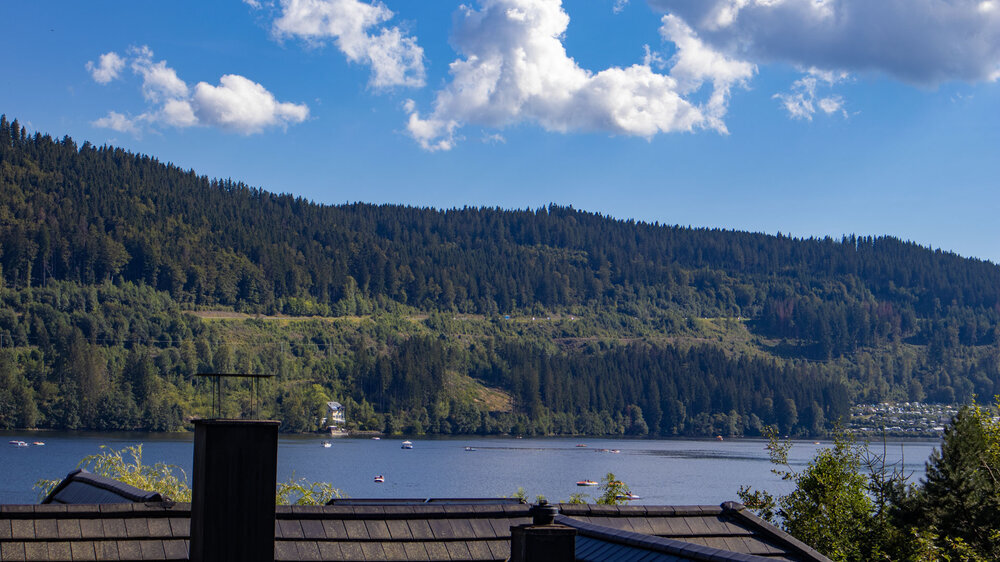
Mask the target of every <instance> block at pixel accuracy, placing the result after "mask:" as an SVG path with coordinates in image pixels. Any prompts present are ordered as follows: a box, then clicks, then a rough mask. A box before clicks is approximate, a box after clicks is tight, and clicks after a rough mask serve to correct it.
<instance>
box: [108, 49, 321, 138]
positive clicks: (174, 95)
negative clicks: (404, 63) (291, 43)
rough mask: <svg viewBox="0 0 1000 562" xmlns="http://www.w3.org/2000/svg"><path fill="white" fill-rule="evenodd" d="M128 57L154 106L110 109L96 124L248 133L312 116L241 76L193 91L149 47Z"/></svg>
mask: <svg viewBox="0 0 1000 562" xmlns="http://www.w3.org/2000/svg"><path fill="white" fill-rule="evenodd" d="M129 55H130V57H131V61H130V67H131V69H132V71H133V72H134V73H135V75H136V76H139V77H140V78H141V79H142V86H141V88H142V93H143V97H144V98H145V99H146V101H147V102H148V103H149V105H150V107H149V109H148V110H147V111H146V112H144V113H142V114H140V115H138V116H136V117H127V116H126V115H123V114H121V113H117V112H115V111H111V112H109V113H108V115H107V116H105V117H102V118H100V119H97V120H96V121H94V122H93V125H94V126H97V127H104V128H109V129H113V130H115V131H119V132H129V133H133V134H139V133H140V132H141V130H142V128H143V126H146V125H156V124H162V125H169V126H172V127H177V128H187V127H196V126H205V127H218V128H220V129H223V130H226V131H232V132H237V133H242V134H247V135H249V134H252V133H258V132H260V131H262V130H264V129H265V128H267V127H273V126H286V125H288V124H294V123H301V122H302V121H305V120H306V119H307V118H308V117H309V108H308V107H307V106H306V105H304V104H294V103H288V102H279V101H277V100H276V99H275V97H274V95H273V94H272V93H271V92H269V91H268V90H267V89H266V88H264V86H262V85H260V84H258V83H256V82H254V81H252V80H250V79H248V78H245V77H243V76H239V75H235V74H227V75H224V76H222V78H220V79H219V85H218V86H213V85H211V84H208V83H206V82H199V83H198V84H196V85H195V86H194V88H193V89H192V88H189V87H188V85H187V83H186V82H184V81H183V80H181V78H180V77H179V76H178V75H177V72H176V71H175V70H174V69H173V68H171V67H169V66H167V62H166V61H164V60H161V61H156V62H154V60H153V51H152V50H151V49H150V48H149V47H146V46H142V47H138V48H132V49H130V50H129ZM122 65H123V66H124V61H122Z"/></svg>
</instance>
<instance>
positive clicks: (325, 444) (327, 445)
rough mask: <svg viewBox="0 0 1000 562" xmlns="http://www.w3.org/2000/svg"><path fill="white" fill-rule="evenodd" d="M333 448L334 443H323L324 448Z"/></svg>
mask: <svg viewBox="0 0 1000 562" xmlns="http://www.w3.org/2000/svg"><path fill="white" fill-rule="evenodd" d="M332 446H333V443H330V442H329V441H323V448H325V449H329V448H330V447H332Z"/></svg>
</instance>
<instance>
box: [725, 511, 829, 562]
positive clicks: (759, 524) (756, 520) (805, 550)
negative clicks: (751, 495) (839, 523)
mask: <svg viewBox="0 0 1000 562" xmlns="http://www.w3.org/2000/svg"><path fill="white" fill-rule="evenodd" d="M721 507H722V510H723V512H724V513H725V514H726V515H727V516H729V517H731V518H733V519H735V520H737V521H739V522H741V523H743V524H745V525H749V526H750V527H752V528H753V529H754V530H755V531H757V532H759V533H761V534H762V535H764V536H766V537H767V538H769V539H771V540H773V541H776V542H778V543H779V544H781V545H783V546H786V547H789V548H792V549H794V550H796V551H798V552H799V553H801V554H802V555H803V556H807V557H808V558H807V560H812V561H815V562H831V560H830V559H829V558H827V557H826V556H824V555H823V554H821V553H820V552H819V551H817V550H816V549H814V548H813V547H811V546H809V545H807V544H806V543H804V542H802V541H800V540H799V539H797V538H795V537H793V536H792V535H790V534H788V533H786V532H785V531H782V530H781V529H779V528H778V527H776V526H774V525H772V524H771V523H768V522H767V521H765V520H763V519H761V518H760V517H758V516H757V515H756V514H755V513H753V512H752V511H750V510H749V509H747V508H746V506H745V505H743V504H741V503H739V502H725V503H723V504H722V506H721Z"/></svg>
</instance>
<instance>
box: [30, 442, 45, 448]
mask: <svg viewBox="0 0 1000 562" xmlns="http://www.w3.org/2000/svg"><path fill="white" fill-rule="evenodd" d="M32 445H34V446H36V447H41V446H42V445H45V442H43V441H35V442H33V443H32Z"/></svg>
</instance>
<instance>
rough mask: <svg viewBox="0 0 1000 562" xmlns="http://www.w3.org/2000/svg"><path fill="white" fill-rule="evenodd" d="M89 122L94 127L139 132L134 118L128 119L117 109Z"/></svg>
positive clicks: (123, 131) (122, 131)
mask: <svg viewBox="0 0 1000 562" xmlns="http://www.w3.org/2000/svg"><path fill="white" fill-rule="evenodd" d="M91 124H92V125H94V126H95V127H101V128H102V129H111V130H113V131H118V132H119V133H132V134H138V133H139V126H138V124H137V122H136V120H134V119H130V118H128V117H127V116H125V115H123V114H121V113H118V112H117V111H109V112H108V114H107V115H106V116H104V117H101V118H100V119H98V120H96V121H94V122H92V123H91Z"/></svg>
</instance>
